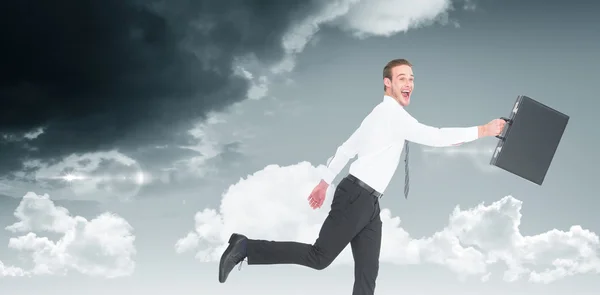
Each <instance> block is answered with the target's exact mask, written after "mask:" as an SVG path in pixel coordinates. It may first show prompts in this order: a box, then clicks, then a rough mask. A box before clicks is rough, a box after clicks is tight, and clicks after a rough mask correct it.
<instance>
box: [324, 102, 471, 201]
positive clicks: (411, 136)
mask: <svg viewBox="0 0 600 295" xmlns="http://www.w3.org/2000/svg"><path fill="white" fill-rule="evenodd" d="M477 138H478V129H477V127H476V126H474V127H467V128H435V127H431V126H427V125H424V124H421V123H419V122H418V121H417V120H416V119H415V118H413V117H412V116H411V115H410V114H409V113H408V112H407V111H406V110H405V109H404V108H403V107H402V105H400V104H399V103H398V102H397V101H396V100H394V99H393V98H392V97H389V96H387V95H386V96H384V98H383V101H382V102H381V103H379V104H378V105H377V106H375V108H373V111H371V113H370V114H369V115H367V117H365V119H364V120H363V121H362V123H361V124H360V126H359V127H358V129H357V130H356V131H354V133H352V135H351V136H350V137H349V138H348V139H347V140H346V141H345V142H344V143H343V144H342V145H341V146H340V147H338V148H337V151H336V153H335V155H334V156H333V158H331V160H330V161H329V162H328V163H327V169H324V170H323V172H322V174H323V175H322V177H323V180H324V181H325V182H327V183H328V184H331V182H332V181H333V179H334V178H335V177H336V176H337V175H338V174H339V173H340V171H341V170H342V169H343V168H344V167H345V166H346V164H347V163H348V161H349V160H350V159H352V158H354V157H355V156H358V157H357V159H356V161H354V162H353V163H352V164H351V166H350V171H349V172H350V174H352V175H354V176H355V177H357V178H358V179H360V180H362V181H363V182H365V183H366V184H368V185H369V186H371V188H373V189H375V190H376V191H378V192H380V193H382V194H383V193H384V191H385V189H386V188H387V186H388V184H389V182H390V180H391V178H392V176H393V175H394V173H395V172H396V168H397V167H398V163H399V161H400V155H401V154H402V150H403V148H404V142H405V140H408V141H409V142H414V143H418V144H421V145H427V146H434V147H445V146H451V145H455V144H459V143H463V142H470V141H473V140H475V139H477Z"/></svg>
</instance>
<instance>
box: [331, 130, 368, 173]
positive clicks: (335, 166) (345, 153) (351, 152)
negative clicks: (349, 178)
mask: <svg viewBox="0 0 600 295" xmlns="http://www.w3.org/2000/svg"><path fill="white" fill-rule="evenodd" d="M364 129H365V126H364V123H362V124H361V125H360V126H359V127H358V128H357V129H356V130H355V131H354V132H353V133H352V135H350V137H349V138H348V139H347V140H346V141H345V142H344V143H342V145H340V146H339V147H338V148H337V150H336V152H335V154H334V155H333V157H332V158H331V159H330V160H329V162H328V163H327V167H326V168H325V169H323V170H322V173H321V174H322V175H321V177H322V179H323V181H325V182H326V183H327V184H331V182H332V181H333V180H334V179H335V177H336V176H337V175H338V174H339V173H340V171H342V169H344V167H346V164H348V161H350V159H352V158H354V157H355V156H356V154H357V153H358V148H359V143H360V142H361V138H360V137H361V135H362V133H363V132H364Z"/></svg>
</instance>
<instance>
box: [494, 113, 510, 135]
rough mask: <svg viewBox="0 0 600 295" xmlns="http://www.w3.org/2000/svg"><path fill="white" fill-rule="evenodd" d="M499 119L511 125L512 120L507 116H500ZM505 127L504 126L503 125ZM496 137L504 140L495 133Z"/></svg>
mask: <svg viewBox="0 0 600 295" xmlns="http://www.w3.org/2000/svg"><path fill="white" fill-rule="evenodd" d="M500 119H502V120H504V121H505V122H506V123H508V125H509V127H510V125H512V120H511V119H509V118H505V117H500ZM505 128H506V127H505ZM496 138H498V139H501V140H504V139H505V138H504V137H502V136H500V135H496Z"/></svg>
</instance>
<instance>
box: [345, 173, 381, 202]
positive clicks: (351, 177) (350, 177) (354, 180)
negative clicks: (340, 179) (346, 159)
mask: <svg viewBox="0 0 600 295" xmlns="http://www.w3.org/2000/svg"><path fill="white" fill-rule="evenodd" d="M346 179H348V180H349V181H350V182H352V183H355V184H357V185H358V186H360V187H362V188H363V189H365V190H366V191H368V192H369V194H371V195H373V196H374V197H376V198H381V197H382V196H383V194H382V193H380V192H378V191H376V190H374V189H373V188H372V187H370V186H369V185H368V184H366V183H364V182H363V181H362V180H360V179H358V178H356V176H354V175H352V174H348V176H346Z"/></svg>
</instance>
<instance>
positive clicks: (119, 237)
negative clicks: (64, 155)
mask: <svg viewBox="0 0 600 295" xmlns="http://www.w3.org/2000/svg"><path fill="white" fill-rule="evenodd" d="M14 215H15V217H16V218H17V219H18V220H19V221H18V222H16V223H14V224H12V225H9V226H7V227H6V228H5V229H6V230H8V231H10V232H13V233H24V235H21V236H18V237H13V238H10V240H9V243H8V247H9V248H11V249H14V250H17V251H19V252H21V253H24V254H29V256H30V258H31V261H32V262H33V268H32V269H31V270H27V271H24V270H23V269H21V268H15V267H5V266H4V265H3V264H2V263H0V274H2V275H3V276H17V275H64V274H67V273H68V272H70V271H76V272H79V273H82V274H85V275H89V276H99V277H106V278H114V277H121V276H128V275H131V274H132V273H133V271H134V268H135V262H134V260H133V257H134V255H135V254H136V250H135V247H134V241H135V236H134V235H133V234H132V230H133V229H132V227H131V226H130V225H129V223H127V221H126V220H124V219H123V218H121V217H119V216H116V215H114V214H111V213H108V212H107V213H104V214H101V215H100V216H98V217H96V218H94V219H92V220H89V221H88V220H87V219H85V218H83V217H81V216H71V214H70V213H69V211H68V210H67V209H66V208H63V207H60V206H56V205H54V203H53V202H52V200H50V198H49V196H48V195H36V194H35V193H32V192H30V193H28V194H26V195H25V196H24V197H23V199H22V201H21V203H20V204H19V206H18V207H17V209H16V210H15V213H14ZM43 232H46V233H49V234H54V235H56V234H58V235H59V236H60V238H59V239H58V241H56V242H55V241H52V240H51V239H50V238H48V237H42V236H39V235H38V234H39V233H43Z"/></svg>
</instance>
